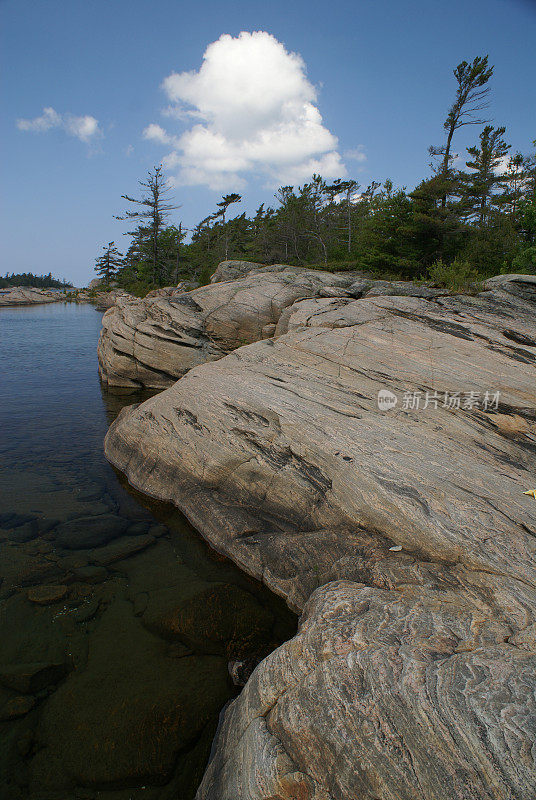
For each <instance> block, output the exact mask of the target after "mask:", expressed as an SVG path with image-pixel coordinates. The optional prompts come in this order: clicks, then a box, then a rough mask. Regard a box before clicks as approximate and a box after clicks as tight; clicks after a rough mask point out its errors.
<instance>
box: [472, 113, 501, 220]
mask: <svg viewBox="0 0 536 800" xmlns="http://www.w3.org/2000/svg"><path fill="white" fill-rule="evenodd" d="M505 130H506V128H494V127H493V126H492V125H486V127H485V128H484V130H483V131H482V133H481V134H480V146H479V147H478V146H475V147H469V148H467V152H468V153H469V155H470V156H471V157H472V160H471V161H467V162H466V166H467V167H469V169H471V170H473V172H471V173H468V174H465V175H464V176H463V192H464V195H465V201H466V205H467V210H468V213H469V216H470V217H472V218H473V219H475V220H476V222H477V224H478V226H479V228H483V227H484V226H485V225H486V223H487V222H488V220H489V218H490V215H491V213H492V212H493V211H494V210H495V209H498V208H499V207H500V205H501V202H502V201H501V196H500V193H499V192H500V189H501V188H503V187H504V186H505V184H506V182H507V177H506V175H505V172H504V171H503V170H501V167H502V164H503V160H504V159H505V157H506V156H507V154H508V150H509V149H510V145H509V144H506V142H505V141H504V139H503V135H504V132H505Z"/></svg>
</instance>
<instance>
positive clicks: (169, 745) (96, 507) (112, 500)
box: [0, 304, 295, 800]
mask: <svg viewBox="0 0 536 800" xmlns="http://www.w3.org/2000/svg"><path fill="white" fill-rule="evenodd" d="M100 325H101V314H100V313H98V312H97V311H96V310H95V309H94V308H93V307H92V306H89V305H81V306H77V305H75V304H54V305H46V306H35V307H25V308H18V309H17V308H15V309H0V374H1V387H0V430H1V432H2V435H1V441H0V453H1V462H0V497H1V505H0V576H1V578H2V581H1V583H0V798H2V800H3V798H9V799H10V800H11V798H13V800H17V798H31V800H55V799H56V798H58V800H59V799H60V798H61V800H66V798H71V797H72V798H88V800H89V799H90V798H95V799H96V798H100V799H102V800H114V799H115V800H128V798H133V800H137V799H138V798H144V799H145V798H147V799H148V800H153V799H154V800H157V799H158V800H171V798H174V799H175V800H176V798H185V800H187V799H188V798H191V797H193V795H194V794H195V788H196V786H197V785H198V783H199V781H200V778H201V776H202V773H203V769H204V766H205V763H206V759H207V757H208V753H209V750H210V744H211V740H212V737H213V733H214V730H215V726H216V724H217V718H218V714H219V711H220V710H221V708H222V707H223V706H224V704H225V703H226V702H227V701H228V700H229V699H231V698H232V697H233V696H234V695H235V694H236V691H237V689H236V688H235V687H234V686H233V684H232V682H231V681H230V678H229V671H228V664H229V661H235V660H239V661H242V660H244V661H245V662H246V663H247V664H252V663H255V662H256V660H258V659H259V658H260V657H262V656H263V655H265V654H266V653H267V652H269V651H270V650H271V649H273V647H275V646H277V644H278V643H279V642H281V641H283V640H284V639H286V638H288V637H289V636H291V635H292V633H293V632H294V629H295V618H294V617H293V615H291V614H290V612H288V611H287V610H286V608H285V607H284V605H283V603H282V602H280V601H279V600H278V599H277V598H274V597H273V596H272V595H271V594H270V593H268V592H267V591H266V590H265V589H264V588H263V587H261V586H260V585H259V584H257V583H256V582H255V581H252V580H251V579H249V578H248V577H247V576H244V575H243V574H242V573H240V572H239V571H238V570H237V569H236V568H235V567H234V566H233V565H232V564H231V563H230V562H228V561H227V560H225V559H223V558H222V557H220V556H218V555H217V554H215V553H214V552H213V551H211V550H210V549H209V548H208V547H207V546H206V545H205V544H204V542H203V541H202V540H201V539H200V537H199V536H198V535H197V534H196V533H195V532H194V531H193V530H192V529H191V528H190V527H189V525H188V524H187V522H186V521H185V520H184V519H183V518H182V517H181V515H180V514H179V513H178V512H177V511H176V510H174V509H173V508H171V507H169V506H167V505H164V504H160V503H155V502H151V501H150V500H148V499H147V498H143V497H141V496H140V495H138V494H137V493H135V492H133V491H132V490H130V489H129V488H128V487H126V486H125V485H124V482H123V481H122V480H121V478H120V477H119V476H117V475H116V473H115V472H114V470H112V468H111V467H110V466H109V465H108V463H107V462H106V460H105V459H104V456H103V451H102V441H103V438H104V434H105V432H106V429H107V427H108V425H109V423H110V422H111V421H112V419H113V418H114V417H115V415H116V414H117V413H118V411H119V409H120V406H121V403H122V401H121V400H119V399H118V398H117V397H113V396H107V395H106V394H105V393H103V391H102V390H101V387H100V384H99V381H98V376H97V362H96V344H97V339H98V335H99V331H100ZM138 399H141V398H136V397H134V396H132V395H131V396H130V397H129V398H128V400H126V401H125V402H126V403H131V402H136V401H137V400H138Z"/></svg>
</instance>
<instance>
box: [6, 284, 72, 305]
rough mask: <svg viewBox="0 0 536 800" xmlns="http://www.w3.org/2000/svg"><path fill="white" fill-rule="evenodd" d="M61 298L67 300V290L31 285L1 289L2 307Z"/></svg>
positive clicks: (49, 301) (53, 300)
mask: <svg viewBox="0 0 536 800" xmlns="http://www.w3.org/2000/svg"><path fill="white" fill-rule="evenodd" d="M60 300H65V292H63V291H60V292H58V291H51V290H50V289H34V288H33V287H31V286H13V287H12V288H8V289H0V307H2V306H31V305H36V304H38V303H57V302H59V301H60Z"/></svg>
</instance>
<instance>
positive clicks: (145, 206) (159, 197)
mask: <svg viewBox="0 0 536 800" xmlns="http://www.w3.org/2000/svg"><path fill="white" fill-rule="evenodd" d="M138 183H139V185H140V186H141V187H142V190H143V191H142V197H141V199H136V198H135V197H130V196H129V195H126V194H123V195H121V197H122V198H123V199H124V200H128V202H129V203H134V204H135V205H137V206H142V209H140V210H136V211H126V212H125V214H124V215H123V216H122V217H116V219H119V220H137V221H139V222H140V223H141V228H138V231H140V230H142V231H143V232H144V233H146V235H147V236H148V238H149V239H150V245H151V264H152V276H151V277H152V282H153V284H158V283H160V282H161V281H162V278H163V277H164V274H163V272H164V271H163V264H162V259H161V251H160V246H159V241H160V233H161V231H162V229H163V227H164V222H165V221H166V219H167V217H168V216H169V213H170V212H171V211H174V210H175V209H176V208H178V206H174V205H172V204H171V203H170V202H169V199H168V196H169V189H168V188H167V186H166V183H167V182H166V178H165V175H164V173H163V172H162V166H161V165H160V166H156V167H154V168H153V171H152V172H151V171H149V172H148V174H147V180H145V181H138Z"/></svg>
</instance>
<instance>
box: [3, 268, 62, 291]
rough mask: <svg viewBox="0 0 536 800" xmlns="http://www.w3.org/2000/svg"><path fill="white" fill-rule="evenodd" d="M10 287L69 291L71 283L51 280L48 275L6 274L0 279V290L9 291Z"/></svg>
mask: <svg viewBox="0 0 536 800" xmlns="http://www.w3.org/2000/svg"><path fill="white" fill-rule="evenodd" d="M11 286H33V287H34V288H36V289H71V288H72V283H69V282H68V281H66V280H65V279H63V280H61V281H60V280H59V279H58V278H53V277H52V273H51V272H49V273H48V275H34V274H33V272H18V273H15V272H11V273H10V272H6V274H5V276H4V277H0V289H9V287H11Z"/></svg>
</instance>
